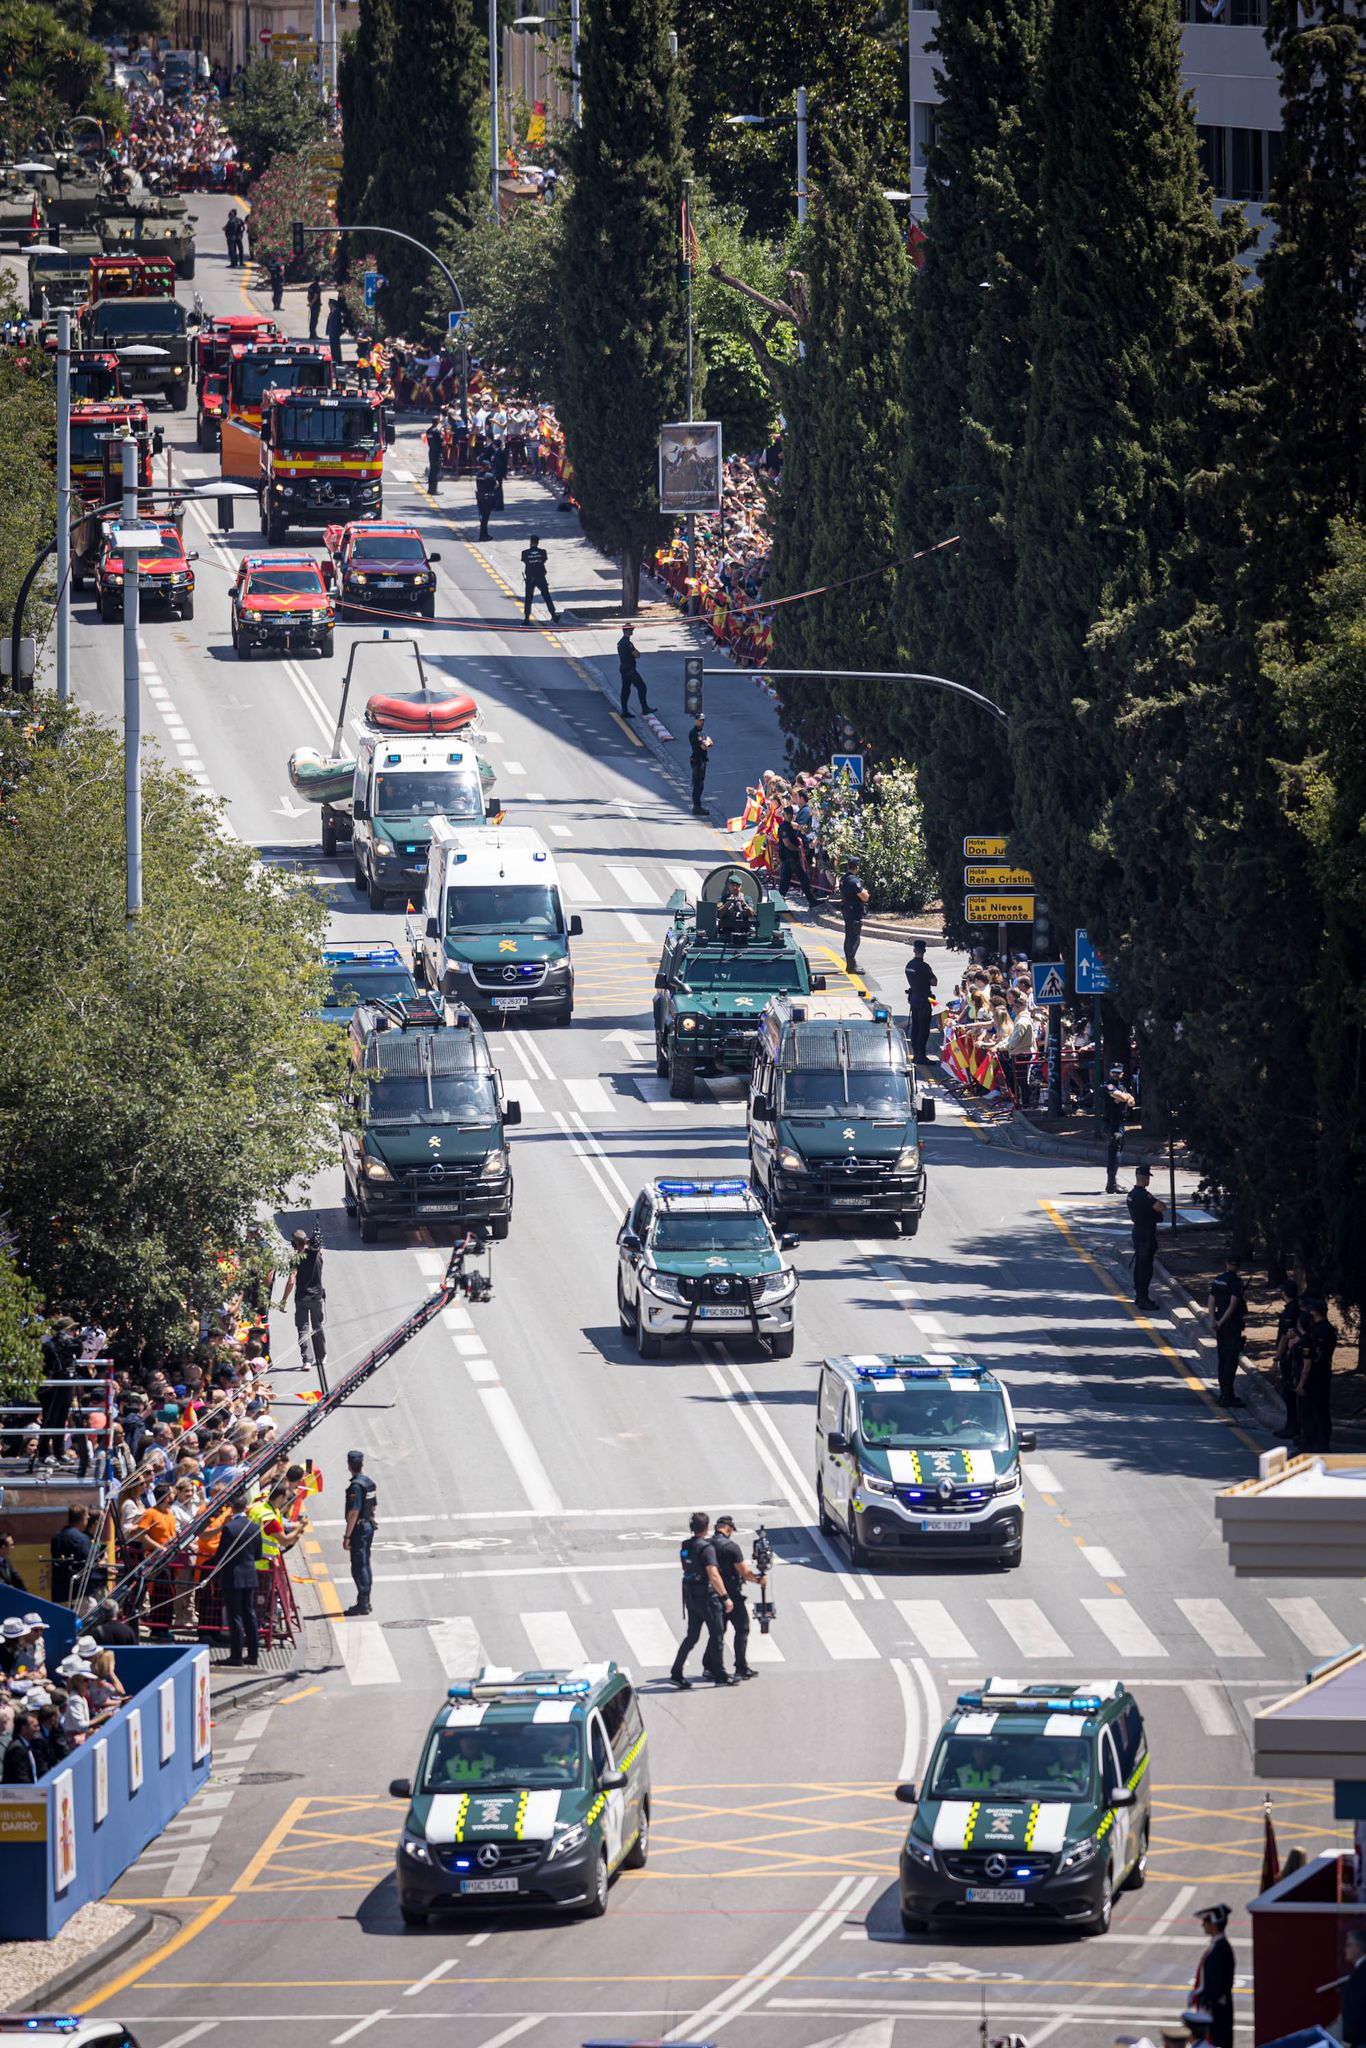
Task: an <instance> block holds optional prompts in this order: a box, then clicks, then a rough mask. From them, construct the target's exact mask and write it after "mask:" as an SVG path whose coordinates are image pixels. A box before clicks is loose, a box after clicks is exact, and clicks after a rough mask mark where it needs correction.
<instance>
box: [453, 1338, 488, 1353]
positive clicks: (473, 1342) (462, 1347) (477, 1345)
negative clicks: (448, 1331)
mask: <svg viewBox="0 0 1366 2048" xmlns="http://www.w3.org/2000/svg"><path fill="white" fill-rule="evenodd" d="M453 1341H454V1344H455V1348H456V1350H457V1351H458V1352H459V1353H460V1356H461V1357H462V1358H487V1357H488V1347H487V1346H486V1345H485V1343H484V1340H483V1338H482V1337H475V1336H469V1337H456V1338H455V1339H454V1340H453Z"/></svg>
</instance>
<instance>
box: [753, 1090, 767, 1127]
mask: <svg viewBox="0 0 1366 2048" xmlns="http://www.w3.org/2000/svg"><path fill="white" fill-rule="evenodd" d="M750 1114H751V1116H752V1117H753V1118H754V1121H755V1123H756V1124H771V1123H772V1121H773V1097H772V1096H771V1095H756V1096H755V1098H754V1107H753V1109H752V1110H751V1111H750Z"/></svg>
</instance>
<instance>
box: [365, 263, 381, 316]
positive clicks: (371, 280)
mask: <svg viewBox="0 0 1366 2048" xmlns="http://www.w3.org/2000/svg"><path fill="white" fill-rule="evenodd" d="M383 283H384V279H383V278H382V277H381V276H380V274H379V272H378V271H377V270H367V271H366V273H365V305H366V310H367V311H369V310H370V308H372V307H373V305H374V303H375V300H376V299H377V298H378V297H379V288H380V286H381V285H382V284H383Z"/></svg>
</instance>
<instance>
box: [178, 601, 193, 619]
mask: <svg viewBox="0 0 1366 2048" xmlns="http://www.w3.org/2000/svg"><path fill="white" fill-rule="evenodd" d="M180 616H181V618H182V619H192V618H193V617H194V599H193V598H192V597H187V598H186V600H185V602H184V604H183V605H182V606H181V607H180Z"/></svg>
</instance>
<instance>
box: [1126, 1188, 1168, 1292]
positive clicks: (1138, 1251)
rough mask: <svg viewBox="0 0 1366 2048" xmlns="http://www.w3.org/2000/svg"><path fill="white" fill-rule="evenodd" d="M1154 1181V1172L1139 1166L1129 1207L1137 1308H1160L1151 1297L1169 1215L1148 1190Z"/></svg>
mask: <svg viewBox="0 0 1366 2048" xmlns="http://www.w3.org/2000/svg"><path fill="white" fill-rule="evenodd" d="M1151 1179H1152V1168H1151V1167H1149V1166H1136V1167H1135V1168H1134V1184H1133V1186H1132V1187H1131V1188H1130V1190H1129V1199H1128V1202H1127V1203H1126V1205H1125V1206H1126V1207H1127V1209H1128V1211H1129V1221H1130V1223H1132V1225H1133V1227H1134V1307H1135V1308H1156V1306H1157V1304H1156V1302H1154V1301H1151V1300H1150V1299H1149V1297H1148V1289H1149V1288H1150V1287H1151V1286H1152V1280H1153V1260H1154V1259H1155V1258H1156V1257H1157V1226H1158V1224H1159V1223H1160V1222H1161V1221H1162V1218H1163V1217H1164V1216H1165V1215H1166V1213H1167V1209H1166V1204H1165V1203H1164V1202H1159V1201H1158V1199H1157V1197H1156V1195H1155V1194H1153V1193H1152V1191H1151V1189H1150V1188H1149V1186H1148V1183H1149V1181H1150V1180H1151Z"/></svg>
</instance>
